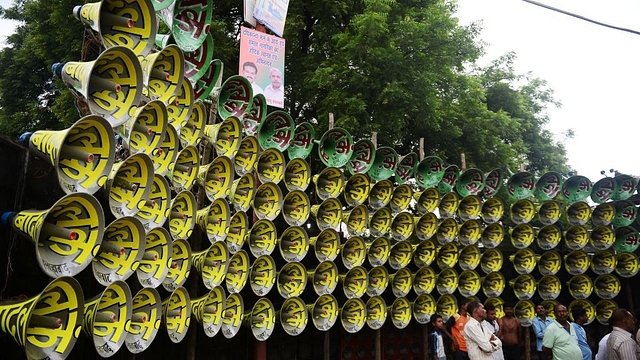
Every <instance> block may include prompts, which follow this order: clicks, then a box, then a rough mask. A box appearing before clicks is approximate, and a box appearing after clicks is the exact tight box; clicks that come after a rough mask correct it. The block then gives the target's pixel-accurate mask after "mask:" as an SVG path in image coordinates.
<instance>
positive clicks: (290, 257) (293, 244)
mask: <svg viewBox="0 0 640 360" xmlns="http://www.w3.org/2000/svg"><path fill="white" fill-rule="evenodd" d="M278 248H279V249H280V255H281V256H282V258H283V259H284V260H285V261H286V262H293V261H302V259H304V257H305V256H307V253H308V252H309V235H307V232H306V231H305V230H304V228H302V227H300V226H289V227H288V228H287V229H286V230H285V231H284V232H283V233H282V236H280V239H279V241H278Z"/></svg>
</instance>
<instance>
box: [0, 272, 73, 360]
mask: <svg viewBox="0 0 640 360" xmlns="http://www.w3.org/2000/svg"><path fill="white" fill-rule="evenodd" d="M83 302H84V295H83V293H82V288H81V287H80V284H79V283H78V282H77V281H76V280H75V279H74V278H72V277H66V276H65V277H60V278H58V279H56V280H53V281H52V282H50V283H49V284H48V285H47V286H46V287H45V289H44V290H42V292H41V293H40V295H38V296H35V297H32V298H30V299H28V300H26V301H22V302H16V303H12V304H1V303H0V318H1V319H2V322H0V324H1V325H0V330H1V331H2V332H3V333H5V334H7V335H11V336H12V337H13V338H14V339H15V341H16V342H17V343H18V345H20V346H21V347H23V348H24V350H25V354H26V355H27V358H29V359H43V358H47V357H49V358H51V359H65V358H66V357H67V356H69V354H70V353H71V350H73V347H74V345H75V343H76V341H77V340H78V334H79V333H80V331H81V330H80V328H81V326H82V319H83V314H84V304H83Z"/></svg>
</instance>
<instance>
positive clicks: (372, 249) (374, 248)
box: [366, 236, 391, 266]
mask: <svg viewBox="0 0 640 360" xmlns="http://www.w3.org/2000/svg"><path fill="white" fill-rule="evenodd" d="M366 247H367V260H369V265H371V266H382V265H384V264H385V263H386V262H387V260H389V256H390V250H391V243H390V241H389V239H387V238H386V237H384V236H381V237H379V238H376V239H375V240H373V242H371V243H370V244H366Z"/></svg>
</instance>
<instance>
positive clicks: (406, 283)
mask: <svg viewBox="0 0 640 360" xmlns="http://www.w3.org/2000/svg"><path fill="white" fill-rule="evenodd" d="M389 283H390V284H391V291H392V292H393V295H394V296H395V297H403V296H407V295H408V294H409V291H411V287H412V286H413V274H412V273H411V271H410V270H409V269H407V268H402V269H400V270H398V271H397V272H396V273H395V274H391V275H389Z"/></svg>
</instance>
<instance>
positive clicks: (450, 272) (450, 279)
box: [436, 268, 458, 295]
mask: <svg viewBox="0 0 640 360" xmlns="http://www.w3.org/2000/svg"><path fill="white" fill-rule="evenodd" d="M457 287H458V273H457V272H456V271H455V270H454V269H452V268H447V269H444V270H442V271H441V272H440V274H438V276H437V278H436V289H437V290H438V294H440V295H450V294H453V292H454V291H456V288H457Z"/></svg>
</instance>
